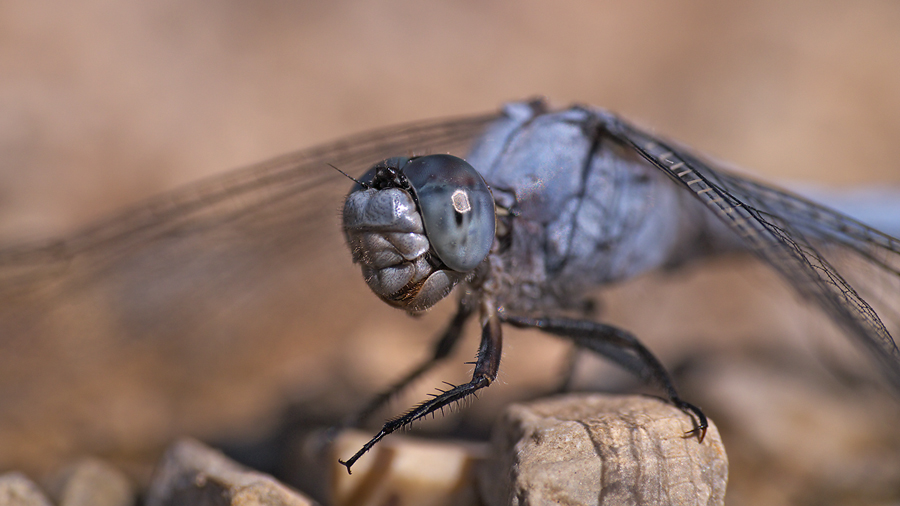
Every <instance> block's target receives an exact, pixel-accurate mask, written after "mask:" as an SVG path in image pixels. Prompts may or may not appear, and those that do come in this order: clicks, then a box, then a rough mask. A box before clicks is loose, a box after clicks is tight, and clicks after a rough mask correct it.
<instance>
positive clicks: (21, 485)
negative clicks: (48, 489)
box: [0, 473, 50, 506]
mask: <svg viewBox="0 0 900 506" xmlns="http://www.w3.org/2000/svg"><path fill="white" fill-rule="evenodd" d="M0 506H50V501H48V500H47V498H46V497H44V494H43V493H42V492H41V491H40V489H38V487H37V485H35V484H34V483H33V482H32V481H31V480H29V479H28V478H26V477H25V475H23V474H22V473H7V474H4V475H2V476H0Z"/></svg>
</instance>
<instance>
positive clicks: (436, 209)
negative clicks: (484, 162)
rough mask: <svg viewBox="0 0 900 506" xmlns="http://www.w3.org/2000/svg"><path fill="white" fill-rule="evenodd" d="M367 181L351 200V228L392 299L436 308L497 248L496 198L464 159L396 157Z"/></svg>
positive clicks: (368, 275) (365, 262)
mask: <svg viewBox="0 0 900 506" xmlns="http://www.w3.org/2000/svg"><path fill="white" fill-rule="evenodd" d="M360 182H361V183H362V184H360V183H357V184H356V185H354V187H353V189H352V190H351V191H350V194H349V195H348V196H347V200H346V202H345V203H344V212H343V228H344V235H345V237H346V238H347V244H348V245H349V247H350V251H351V252H352V254H353V261H354V262H355V263H358V264H360V266H361V267H362V271H363V276H364V277H365V279H366V283H367V284H368V285H369V288H371V289H372V291H374V292H375V294H376V295H378V296H379V297H381V298H382V299H383V300H384V301H385V302H387V303H389V304H391V305H393V306H397V307H400V308H403V309H406V310H408V311H423V310H425V309H428V308H429V307H431V306H433V305H434V304H436V303H437V302H438V301H439V300H441V299H443V298H444V297H446V296H447V294H449V293H450V291H451V290H452V289H453V287H454V286H455V285H456V284H457V283H459V282H460V281H462V280H463V279H465V278H466V277H467V276H469V275H470V274H471V273H472V272H473V271H474V270H475V268H476V267H478V265H480V264H481V263H482V262H483V261H484V259H485V258H486V257H487V255H488V253H489V252H490V250H491V246H492V245H493V243H494V234H495V212H494V199H493V197H492V196H491V191H490V189H489V188H488V186H487V184H486V183H485V182H484V179H483V178H482V177H481V175H480V174H479V173H478V171H476V170H475V169H474V168H473V167H472V166H471V165H469V164H468V163H466V161H464V160H462V159H461V158H457V157H455V156H451V155H429V156H422V157H416V158H402V157H397V158H389V159H387V160H385V161H383V162H381V163H379V164H377V165H375V166H374V167H373V168H372V169H370V170H369V171H368V172H367V173H366V175H364V176H363V177H362V178H360Z"/></svg>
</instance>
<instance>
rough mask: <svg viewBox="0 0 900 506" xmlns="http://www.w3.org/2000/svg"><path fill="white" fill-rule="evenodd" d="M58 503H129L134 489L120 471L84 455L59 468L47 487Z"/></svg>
mask: <svg viewBox="0 0 900 506" xmlns="http://www.w3.org/2000/svg"><path fill="white" fill-rule="evenodd" d="M48 488H49V489H50V493H51V495H52V496H53V498H54V500H55V501H56V503H57V504H58V505H59V506H131V505H132V504H134V501H135V491H134V488H133V487H132V485H131V482H130V481H129V480H128V478H127V477H126V476H125V474H124V473H122V472H121V471H119V470H118V469H116V468H114V467H112V466H111V465H109V464H107V463H105V462H103V461H102V460H99V459H92V458H87V459H84V460H81V461H79V462H77V463H75V464H73V465H71V466H69V467H67V468H65V469H64V470H63V471H61V472H60V473H59V474H58V475H57V476H55V477H54V478H53V479H52V480H50V485H49V487H48Z"/></svg>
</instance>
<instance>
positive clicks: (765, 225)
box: [609, 119, 900, 389]
mask: <svg viewBox="0 0 900 506" xmlns="http://www.w3.org/2000/svg"><path fill="white" fill-rule="evenodd" d="M609 130H610V133H611V134H612V135H613V136H615V137H616V138H618V139H619V140H620V141H622V142H624V143H625V144H627V145H630V146H631V147H632V148H634V149H635V150H636V151H637V152H638V153H640V155H641V156H642V157H643V158H645V159H646V160H647V161H649V162H650V163H651V164H653V165H654V166H656V167H657V168H659V169H660V170H662V171H663V172H665V173H666V174H667V175H669V176H670V177H671V178H672V179H673V180H674V181H675V182H676V183H678V184H679V185H681V186H682V187H684V188H685V189H687V190H688V191H691V192H692V193H693V194H694V195H695V196H696V197H697V198H698V199H700V201H701V202H703V203H704V204H705V205H706V206H707V207H708V208H709V209H711V210H712V211H713V212H715V213H716V215H717V216H718V217H719V218H721V219H722V220H723V221H724V222H725V223H726V224H727V225H728V226H729V228H730V229H731V230H733V231H734V232H736V233H737V234H738V235H740V237H741V238H742V239H743V241H744V243H745V245H746V246H747V247H748V248H749V249H750V250H751V251H752V252H753V253H754V254H756V255H757V256H758V257H759V258H761V259H763V260H764V261H765V262H767V263H768V264H769V265H770V266H772V267H773V268H775V270H777V271H778V272H779V273H780V274H781V275H782V276H783V277H784V278H785V279H786V280H787V281H788V282H789V283H790V284H791V286H792V287H793V288H794V289H795V290H796V291H797V292H798V293H799V294H801V295H802V296H803V297H804V298H807V299H809V300H812V301H814V302H815V303H816V304H818V305H819V306H820V307H821V308H822V309H823V310H824V311H825V312H826V313H827V314H828V315H829V316H830V317H831V318H832V319H833V320H834V321H835V322H837V323H838V324H839V325H840V326H841V327H843V328H844V330H845V331H846V332H847V333H849V334H850V335H851V336H853V338H855V339H856V341H857V342H858V343H859V344H861V345H862V346H863V347H864V348H865V349H867V350H868V351H869V352H870V353H871V354H872V355H874V356H875V357H876V359H877V361H878V363H879V365H880V366H881V368H882V369H883V370H884V372H885V374H886V376H887V378H888V379H889V380H890V382H891V383H892V384H893V386H894V387H896V388H898V389H900V350H898V348H897V345H896V344H895V342H894V340H893V338H892V336H891V332H895V333H896V332H897V331H898V328H897V325H898V323H900V318H898V314H897V312H896V309H895V308H896V307H897V303H898V299H900V240H898V239H896V238H893V237H891V236H888V235H886V234H883V233H881V232H879V231H878V230H875V229H873V228H870V227H868V226H866V225H864V224H862V223H860V222H858V221H856V220H854V219H852V218H850V217H848V216H845V215H843V214H841V213H838V212H836V211H833V210H831V209H828V208H826V207H824V206H821V205H818V204H816V203H814V202H811V201H809V200H806V199H804V198H802V197H799V196H796V195H793V194H791V193H788V192H785V191H781V190H778V189H775V188H772V187H769V186H766V185H763V184H760V183H757V182H754V181H751V180H749V179H746V178H744V177H741V176H738V175H735V174H734V173H731V172H728V171H727V170H724V169H721V168H719V167H715V168H713V163H712V162H708V161H704V160H701V159H700V158H698V157H697V156H696V155H694V154H692V153H691V152H690V151H689V150H687V149H685V148H683V147H680V146H678V145H676V144H675V143H673V142H669V141H665V140H662V139H660V138H659V137H657V136H655V135H652V134H650V133H647V132H645V131H643V130H641V129H638V128H636V127H634V126H632V125H630V124H628V123H625V122H624V121H622V120H620V119H614V120H612V121H611V123H610V126H609ZM839 268H840V272H839V270H838V269H839Z"/></svg>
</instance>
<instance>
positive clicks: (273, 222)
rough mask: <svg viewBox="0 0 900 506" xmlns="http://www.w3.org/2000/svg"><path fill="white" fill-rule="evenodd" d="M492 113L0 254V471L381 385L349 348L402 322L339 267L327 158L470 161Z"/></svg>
mask: <svg viewBox="0 0 900 506" xmlns="http://www.w3.org/2000/svg"><path fill="white" fill-rule="evenodd" d="M495 117H496V115H484V116H475V117H468V118H461V119H450V120H447V119H444V120H441V121H431V122H419V123H412V124H407V125H402V126H397V127H390V128H385V129H381V130H378V131H375V132H370V133H365V134H361V135H357V136H352V137H347V138H344V139H343V140H340V141H338V142H334V143H331V144H326V145H323V146H319V147H315V148H312V149H307V150H303V151H299V152H296V153H292V154H288V155H286V156H282V157H279V158H276V159H273V160H270V161H267V162H264V163H261V164H258V165H254V166H251V167H247V168H244V169H240V170H237V171H234V172H232V173H229V174H225V175H223V176H219V177H214V178H211V179H208V180H206V181H201V182H199V183H197V184H194V185H192V186H188V187H185V188H182V189H179V190H177V191H174V192H171V193H167V194H164V195H161V196H160V197H158V198H156V199H153V200H150V201H148V202H146V203H144V204H141V205H138V206H135V207H133V208H132V209H130V210H127V211H125V212H123V213H121V214H118V215H116V216H113V217H112V218H111V219H109V220H106V221H103V222H100V223H97V224H96V225H94V226H91V227H88V228H86V229H84V230H82V231H81V232H79V233H76V234H74V235H71V236H69V237H66V238H63V239H60V240H54V241H47V242H44V243H40V244H32V245H26V246H21V247H12V248H6V249H3V250H0V448H3V449H4V450H3V452H2V454H0V467H8V466H7V465H6V464H7V463H16V466H17V467H18V466H22V465H24V464H22V463H23V462H28V463H30V465H34V466H42V465H45V464H47V462H48V461H53V459H56V460H57V462H61V461H66V460H67V459H69V458H72V457H73V456H75V455H78V454H80V453H82V452H90V453H97V452H102V451H104V449H119V450H122V451H125V452H126V453H127V452H129V451H132V452H138V453H139V452H143V451H155V450H153V448H155V447H157V446H159V445H162V444H165V443H166V441H168V440H171V439H172V438H174V437H176V436H177V435H180V434H195V435H198V436H204V437H217V435H221V434H222V432H221V431H222V430H223V429H222V427H228V426H237V425H236V424H240V423H250V424H252V425H253V426H255V427H265V426H267V424H271V423H274V421H275V420H277V416H278V415H279V414H280V412H279V410H280V409H282V408H283V407H284V406H285V405H286V404H288V401H287V399H292V400H293V401H294V402H297V403H301V402H302V404H303V405H304V406H306V407H307V408H308V409H309V410H311V411H314V412H315V413H318V415H315V416H320V417H325V419H329V418H328V417H329V416H331V417H332V418H331V419H332V420H333V417H336V416H337V414H340V415H343V414H345V413H347V412H348V411H349V410H350V409H351V408H350V406H349V405H348V404H349V402H350V401H351V400H352V399H359V398H360V397H361V396H362V395H365V394H362V393H360V390H362V391H365V389H367V388H376V387H378V384H377V383H373V384H372V385H369V384H360V382H359V381H358V380H355V379H354V378H358V376H354V375H353V374H351V373H353V372H354V371H353V368H352V367H348V366H347V364H346V362H345V361H346V360H347V358H346V357H348V356H354V355H353V354H352V353H349V352H348V347H351V346H357V347H358V345H356V344H354V343H356V341H354V339H356V338H355V337H354V336H356V335H357V334H360V333H362V332H364V331H365V332H367V331H371V330H372V329H373V328H374V330H375V331H376V332H377V331H378V326H377V324H375V325H374V327H373V325H372V324H371V323H368V322H369V321H376V322H377V321H378V318H379V317H382V314H384V313H388V312H390V315H389V316H390V321H394V320H396V319H397V315H396V314H395V313H393V311H396V310H393V309H391V308H388V307H386V306H384V304H383V303H381V302H380V301H379V300H378V299H377V297H375V296H374V295H372V294H371V293H370V292H369V291H368V290H367V289H366V288H365V286H364V285H363V282H362V279H361V276H360V274H359V271H358V270H357V269H355V268H353V267H352V263H351V258H350V254H349V252H348V251H347V248H346V247H345V245H344V239H343V236H342V234H341V232H340V213H341V207H342V205H343V200H344V197H345V195H346V193H347V192H348V191H349V189H350V188H351V186H352V184H353V183H352V182H351V181H349V180H348V179H347V178H345V177H344V176H342V175H340V174H339V173H338V172H337V171H335V170H333V169H332V168H331V167H329V164H330V165H334V166H336V167H338V168H340V169H342V170H343V171H345V172H347V173H348V174H356V175H360V174H362V173H363V172H364V171H365V170H366V169H367V168H368V167H369V166H370V165H371V164H373V163H375V162H377V161H379V160H381V159H383V158H387V157H390V156H397V155H407V154H409V155H412V154H429V153H446V152H450V153H456V154H458V155H460V156H465V153H466V151H467V148H468V144H469V143H470V142H471V141H472V140H473V139H474V138H476V137H477V136H478V135H480V134H481V131H482V130H483V127H484V126H485V125H486V124H487V123H489V122H490V121H491V120H493V119H494V118H495ZM373 316H374V319H373V318H372V317H373ZM401 321H406V319H403V318H401ZM361 322H367V323H366V327H365V328H363V324H362V323H361ZM415 325H416V322H410V323H409V324H408V326H412V328H416V327H415ZM400 328H401V329H407V328H408V327H404V326H402V325H401V326H400ZM407 331H408V332H409V330H407ZM418 332H421V329H418ZM425 334H426V335H427V331H426V332H425ZM416 337H420V336H419V335H418V334H417V335H416ZM348 371H349V372H348ZM354 381H355V382H354ZM342 392H343V394H342ZM329 413H330V414H329ZM320 419H322V418H320ZM225 430H227V428H226V429H225ZM48 435H52V437H51V436H48Z"/></svg>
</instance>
